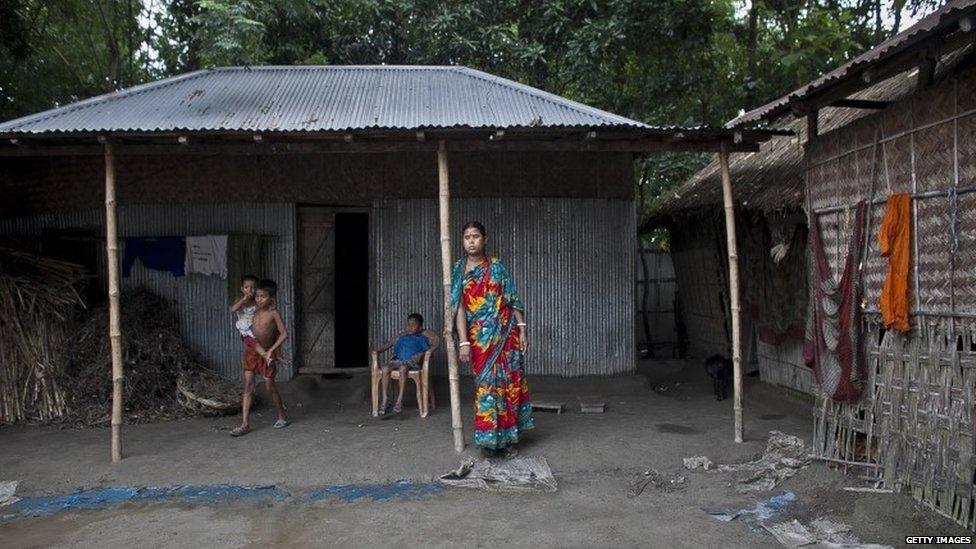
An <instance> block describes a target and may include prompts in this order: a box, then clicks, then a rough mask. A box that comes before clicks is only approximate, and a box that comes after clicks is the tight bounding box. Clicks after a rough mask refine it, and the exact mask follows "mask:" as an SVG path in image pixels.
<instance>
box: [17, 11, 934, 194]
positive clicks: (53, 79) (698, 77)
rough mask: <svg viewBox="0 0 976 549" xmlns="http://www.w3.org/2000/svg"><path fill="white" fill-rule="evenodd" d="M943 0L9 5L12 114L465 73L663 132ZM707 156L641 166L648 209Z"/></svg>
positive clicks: (729, 106)
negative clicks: (366, 71)
mask: <svg viewBox="0 0 976 549" xmlns="http://www.w3.org/2000/svg"><path fill="white" fill-rule="evenodd" d="M942 3H943V2H941V1H939V0H59V1H58V2H48V1H45V0H0V119H9V118H13V117H15V116H19V115H23V114H28V113H30V112H34V111H38V110H41V109H44V108H48V107H50V106H52V105H57V104H62V103H65V102H68V101H73V100H75V99H79V98H83V97H87V96H91V95H94V94H98V93H103V92H106V91H111V90H114V89H118V88H121V87H125V86H129V85H132V84H136V83H140V82H143V81H147V80H152V79H155V78H160V77H164V76H169V75H172V74H179V73H182V72H186V71H188V70H195V69H199V68H202V67H207V66H219V65H241V64H243V65H250V64H282V65H292V64H381V63H385V64H439V65H453V64H457V65H466V66H470V67H473V68H477V69H481V70H484V71H487V72H490V73H493V74H497V75H499V76H503V77H506V78H511V79H514V80H517V81H519V82H523V83H526V84H528V85H531V86H535V87H539V88H542V89H544V90H547V91H550V92H553V93H556V94H559V95H563V96H566V97H569V98H571V99H575V100H578V101H581V102H584V103H587V104H591V105H594V106H596V107H599V108H603V109H606V110H609V111H612V112H616V113H619V114H622V115H625V116H629V117H631V118H635V119H638V120H642V121H645V122H647V123H650V124H654V125H701V124H708V125H718V124H722V123H723V122H725V121H726V120H728V119H730V118H732V117H733V116H735V114H736V113H737V111H738V110H739V109H742V108H744V109H749V108H752V107H755V106H757V105H760V104H762V103H764V102H766V101H768V100H770V99H773V98H775V97H777V96H779V95H781V94H783V93H785V92H787V91H789V90H791V89H794V88H795V87H797V86H799V85H801V84H802V83H804V82H806V81H808V80H810V79H812V78H814V77H816V76H817V75H819V74H822V73H823V72H825V71H827V70H829V69H831V68H833V67H835V66H836V65H838V64H840V63H842V62H844V61H845V60H848V59H850V58H851V57H853V56H855V55H857V54H858V53H860V52H862V51H864V50H866V49H868V48H870V47H871V46H872V45H873V44H875V43H877V42H879V41H881V40H883V39H884V38H886V37H887V36H889V35H890V34H891V33H892V32H893V31H894V30H895V29H896V28H898V27H899V26H900V25H901V20H902V19H901V18H902V14H903V13H909V14H920V13H926V12H928V11H931V10H932V9H935V8H936V7H938V5H940V4H942ZM705 160H706V158H705V157H703V155H696V154H679V155H655V156H652V157H649V158H648V159H646V160H644V161H641V162H640V163H638V165H637V166H636V177H635V179H636V181H637V184H638V196H639V197H641V203H642V205H644V204H650V203H652V202H653V200H654V197H656V196H658V195H659V194H660V193H661V192H662V191H663V190H664V189H667V188H669V187H671V186H673V185H675V184H676V183H679V182H681V181H683V180H684V179H686V178H687V177H689V176H690V175H691V174H692V173H694V171H695V170H697V169H699V168H700V167H701V166H702V165H703V163H704V161H705Z"/></svg>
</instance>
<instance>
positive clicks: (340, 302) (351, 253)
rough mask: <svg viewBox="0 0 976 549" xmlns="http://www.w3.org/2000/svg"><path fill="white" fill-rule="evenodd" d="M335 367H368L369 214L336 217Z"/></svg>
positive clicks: (357, 213) (343, 214)
mask: <svg viewBox="0 0 976 549" xmlns="http://www.w3.org/2000/svg"><path fill="white" fill-rule="evenodd" d="M335 319H336V322H335V365H336V367H337V368H356V367H360V368H361V367H364V366H367V365H368V364H369V214H367V213H361V212H339V213H336V216H335Z"/></svg>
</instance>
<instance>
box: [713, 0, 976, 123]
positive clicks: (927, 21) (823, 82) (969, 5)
mask: <svg viewBox="0 0 976 549" xmlns="http://www.w3.org/2000/svg"><path fill="white" fill-rule="evenodd" d="M967 11H968V12H976V0H953V1H951V2H949V3H948V4H946V5H945V6H943V7H942V8H940V9H938V10H936V11H935V12H933V13H931V14H929V15H928V16H926V17H924V18H922V20H920V21H919V22H918V23H916V24H914V25H912V26H911V27H909V28H907V29H905V30H904V31H902V32H900V33H898V34H896V35H895V36H892V37H891V38H889V39H888V40H885V41H884V42H882V43H881V44H878V45H877V46H875V47H874V48H872V49H870V50H868V51H866V52H864V53H863V54H861V55H859V56H857V57H855V58H854V59H852V60H851V61H848V62H847V63H844V64H843V65H841V66H840V67H837V68H836V69H834V70H832V71H830V72H828V73H827V74H825V75H823V76H821V77H820V78H817V79H816V80H813V81H811V82H809V83H808V84H806V85H804V86H802V87H800V88H798V89H796V90H794V91H792V92H790V93H788V94H787V95H784V96H783V97H780V98H779V99H777V100H775V101H772V102H770V103H767V104H765V105H763V106H761V107H758V108H756V109H753V110H751V111H749V112H747V113H745V114H743V115H741V116H738V117H736V118H734V119H733V120H731V121H730V122H729V123H728V124H727V126H728V127H736V126H742V125H744V124H749V123H754V122H758V121H760V120H763V119H770V118H774V117H776V116H778V115H780V114H782V113H783V112H784V111H785V110H786V109H787V108H788V107H789V105H790V104H791V103H792V102H794V101H800V100H803V99H806V98H807V97H809V96H811V95H813V94H814V93H816V92H819V91H821V90H823V89H825V88H828V87H830V86H832V85H835V84H837V83H839V82H841V81H843V80H845V79H846V78H848V77H849V76H851V75H853V74H855V73H858V71H862V70H864V69H866V68H868V67H870V66H871V65H874V64H876V63H879V62H882V61H885V60H886V59H888V58H890V57H891V56H893V55H895V54H897V53H900V52H902V51H904V50H906V49H908V48H910V47H911V46H913V45H914V44H916V43H918V42H919V41H921V40H923V39H925V38H927V37H928V36H929V35H930V34H931V33H933V32H936V31H940V30H946V29H947V28H951V26H952V25H955V24H956V22H957V21H958V19H959V18H960V17H962V16H963V15H965V12H967Z"/></svg>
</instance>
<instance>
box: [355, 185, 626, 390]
mask: <svg viewBox="0 0 976 549" xmlns="http://www.w3.org/2000/svg"><path fill="white" fill-rule="evenodd" d="M451 219H452V229H453V230H452V232H451V236H452V239H453V244H454V250H453V253H452V257H453V258H458V257H460V254H461V251H460V246H459V244H458V236H459V234H460V230H461V226H462V225H463V224H464V222H465V221H469V220H478V221H481V222H482V223H484V224H485V226H486V228H487V229H488V233H489V240H488V246H489V253H490V254H491V255H497V256H498V257H500V258H502V260H503V261H504V262H505V263H506V265H508V267H509V268H510V269H511V271H512V273H513V276H514V277H515V282H516V285H517V287H518V289H519V292H520V293H521V295H522V299H523V301H525V305H526V309H527V311H526V318H527V320H526V321H527V323H528V324H529V330H530V332H529V333H530V336H531V340H530V345H531V348H530V351H529V356H528V358H527V361H526V370H527V372H528V373H529V374H530V375H533V374H534V375H558V376H581V375H608V374H618V373H624V372H630V371H633V369H634V365H635V357H636V350H635V342H634V321H633V319H634V311H635V305H636V304H635V301H634V282H635V278H634V277H635V272H634V266H635V263H636V250H635V247H636V243H635V237H634V235H635V231H636V226H635V213H634V203H633V201H629V200H598V199H546V198H534V199H455V200H452V201H451ZM372 223H373V242H374V248H375V255H374V262H375V267H374V269H375V270H374V273H375V274H374V277H375V284H376V286H375V293H374V295H375V296H376V298H375V299H376V303H375V306H374V307H373V310H374V315H373V318H372V325H373V338H374V340H376V339H384V338H388V337H390V335H392V334H395V333H396V332H397V331H398V330H400V329H401V328H402V325H403V322H404V319H405V317H406V315H407V313H409V312H413V311H416V312H419V313H421V314H423V315H424V317H425V318H427V319H428V322H427V324H428V327H429V328H431V329H435V330H437V331H438V332H439V331H440V330H441V324H442V322H443V320H442V316H443V313H442V308H441V305H440V304H441V303H442V302H441V299H442V297H441V296H442V291H443V290H442V278H441V270H440V233H439V221H438V216H437V201H436V200H381V201H377V202H375V203H374V207H373V221H372ZM436 367H437V368H438V370H439V371H443V369H444V368H445V367H444V357H443V353H440V356H438V357H437V361H436Z"/></svg>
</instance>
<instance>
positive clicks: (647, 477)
mask: <svg viewBox="0 0 976 549" xmlns="http://www.w3.org/2000/svg"><path fill="white" fill-rule="evenodd" d="M649 484H653V485H654V487H655V488H657V489H658V490H660V491H662V492H664V493H666V494H670V493H671V492H678V491H680V490H684V489H685V488H687V487H688V477H686V476H685V475H682V474H679V473H675V474H673V475H671V476H666V475H663V474H661V473H660V472H659V471H658V470H656V469H650V470H648V471H644V472H643V473H638V474H637V475H636V476H635V477H634V480H632V481H631V482H630V492H629V493H628V494H627V497H631V498H636V497H637V496H639V495H641V494H642V493H643V492H644V489H645V488H647V486H648V485H649Z"/></svg>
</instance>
